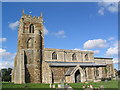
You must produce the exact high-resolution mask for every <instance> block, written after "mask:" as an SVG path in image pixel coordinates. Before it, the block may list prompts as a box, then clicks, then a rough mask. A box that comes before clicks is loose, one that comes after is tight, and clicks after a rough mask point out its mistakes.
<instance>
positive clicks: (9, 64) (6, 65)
mask: <svg viewBox="0 0 120 90" xmlns="http://www.w3.org/2000/svg"><path fill="white" fill-rule="evenodd" d="M13 63H14V62H13V61H2V62H1V61H0V69H2V68H13Z"/></svg>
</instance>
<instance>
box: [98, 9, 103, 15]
mask: <svg viewBox="0 0 120 90" xmlns="http://www.w3.org/2000/svg"><path fill="white" fill-rule="evenodd" d="M98 13H99V14H100V15H104V8H103V7H101V8H100V9H99V10H98Z"/></svg>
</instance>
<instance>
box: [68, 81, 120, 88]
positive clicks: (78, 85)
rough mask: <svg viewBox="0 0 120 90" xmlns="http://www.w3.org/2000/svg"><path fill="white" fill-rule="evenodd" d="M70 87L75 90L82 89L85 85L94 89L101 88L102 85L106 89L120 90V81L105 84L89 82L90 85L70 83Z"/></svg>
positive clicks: (102, 82)
mask: <svg viewBox="0 0 120 90" xmlns="http://www.w3.org/2000/svg"><path fill="white" fill-rule="evenodd" d="M69 85H70V86H71V87H73V88H82V86H83V85H92V86H93V87H94V88H99V87H100V86H101V85H103V86H104V88H118V81H117V80H111V81H108V82H104V81H100V82H89V83H88V84H84V83H69Z"/></svg>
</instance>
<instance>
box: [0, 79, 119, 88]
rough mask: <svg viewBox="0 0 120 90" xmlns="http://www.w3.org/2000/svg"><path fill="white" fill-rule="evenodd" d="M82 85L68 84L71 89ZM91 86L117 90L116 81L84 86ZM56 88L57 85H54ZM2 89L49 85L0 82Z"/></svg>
mask: <svg viewBox="0 0 120 90" xmlns="http://www.w3.org/2000/svg"><path fill="white" fill-rule="evenodd" d="M83 84H84V83H69V84H68V85H70V86H71V87H72V88H82V86H83ZM90 84H91V85H93V87H95V88H99V87H100V86H101V85H103V86H104V87H105V88H118V81H116V80H112V81H108V82H104V81H101V82H96V83H95V82H89V83H88V84H85V85H90ZM55 86H56V87H57V84H55ZM2 88H49V84H37V83H26V84H14V83H11V82H2Z"/></svg>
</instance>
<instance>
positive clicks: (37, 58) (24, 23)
mask: <svg viewBox="0 0 120 90" xmlns="http://www.w3.org/2000/svg"><path fill="white" fill-rule="evenodd" d="M43 28H44V26H43V18H42V13H41V15H40V16H38V17H36V16H34V17H32V16H31V15H26V14H25V13H24V10H23V11H22V17H21V19H20V23H19V29H18V50H17V55H16V57H15V61H14V69H13V74H12V81H13V82H14V83H42V60H43V49H44V30H43Z"/></svg>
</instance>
